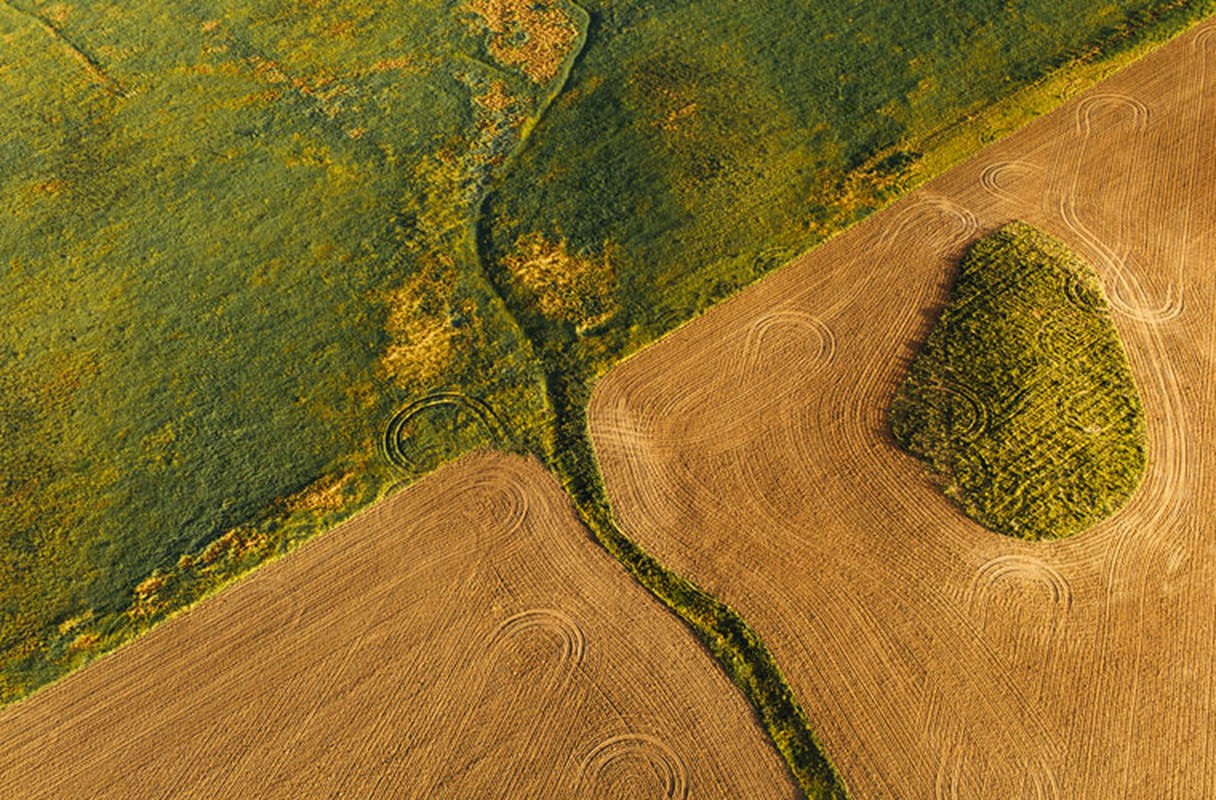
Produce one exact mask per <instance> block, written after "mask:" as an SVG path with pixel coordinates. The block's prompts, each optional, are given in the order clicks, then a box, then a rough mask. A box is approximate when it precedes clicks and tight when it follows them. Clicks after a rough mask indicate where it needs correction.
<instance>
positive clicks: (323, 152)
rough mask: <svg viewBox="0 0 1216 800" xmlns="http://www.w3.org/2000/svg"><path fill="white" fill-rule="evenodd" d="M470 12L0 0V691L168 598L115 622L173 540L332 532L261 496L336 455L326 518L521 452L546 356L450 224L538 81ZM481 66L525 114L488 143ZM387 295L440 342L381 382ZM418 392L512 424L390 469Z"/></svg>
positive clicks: (316, 475)
mask: <svg viewBox="0 0 1216 800" xmlns="http://www.w3.org/2000/svg"><path fill="white" fill-rule="evenodd" d="M44 14H48V15H49V14H54V17H53V18H52V17H50V16H46V17H44V16H42V15H44ZM463 16H464V15H463V13H462V12H459V11H458V10H457V9H454V8H453V7H452V6H451V4H450V3H446V2H441V1H440V0H434V1H433V2H417V0H410V2H398V3H390V4H387V5H385V4H378V5H377V6H376V8H375V9H374V10H372V9H369V7H368V6H367V4H364V3H354V2H333V3H328V4H326V5H325V7H324V9H319V8H317V7H314V6H311V5H299V6H290V7H289V6H285V5H283V4H280V3H277V2H251V3H225V2H193V3H187V4H172V5H164V4H148V3H143V4H140V3H120V4H115V3H90V2H77V3H73V2H67V3H62V4H59V5H58V6H57V7H56V8H55V9H48V8H46V7H44V6H41V5H38V4H34V3H22V2H17V1H16V0H13V2H4V3H0V37H6V38H4V44H3V45H2V46H0V96H2V97H3V102H2V103H0V276H2V277H0V280H2V281H3V290H2V291H0V320H3V325H0V382H2V387H3V391H2V392H0V430H2V431H3V436H2V437H0V465H2V471H0V492H2V494H3V498H4V499H3V500H2V501H0V531H3V533H2V534H0V585H2V586H3V591H2V592H0V699H4V700H7V699H11V698H14V697H17V696H20V695H21V694H23V693H25V692H27V691H29V690H30V689H32V688H34V687H36V686H38V685H40V684H42V683H44V682H45V681H47V680H49V679H50V678H53V677H54V676H56V675H58V674H60V673H61V672H62V671H63V670H64V669H66V668H67V667H69V666H71V665H72V664H74V663H78V662H79V661H81V660H82V659H84V658H87V657H89V656H90V655H91V654H92V653H94V652H96V651H98V650H101V649H104V648H106V647H108V646H111V645H112V644H113V643H115V642H117V641H121V640H122V639H123V638H126V637H127V636H128V635H129V634H130V632H131V631H132V630H138V629H140V628H142V627H143V626H145V625H147V624H150V622H152V621H153V620H154V619H156V618H159V617H160V616H163V613H168V612H169V611H170V610H172V608H173V603H167V604H163V606H162V611H161V612H158V614H156V615H154V616H152V617H150V618H149V617H146V616H140V617H139V618H137V619H135V618H132V617H131V615H130V614H129V613H128V612H129V611H130V610H131V607H132V604H133V602H134V600H135V596H134V587H135V586H136V585H138V584H140V583H141V582H142V581H143V580H144V579H146V578H148V577H149V576H150V575H152V574H153V573H159V574H164V573H166V572H168V571H171V570H174V569H175V568H176V565H177V563H178V560H179V558H180V557H181V556H183V555H184V554H198V553H200V552H202V551H203V550H204V549H205V548H206V547H207V546H208V545H209V544H211V543H212V542H214V541H216V540H217V539H219V538H220V537H222V536H224V535H225V534H226V533H228V532H231V531H234V530H238V529H246V528H249V527H254V528H261V529H263V530H264V531H272V530H273V531H275V532H279V533H281V531H282V530H283V526H284V525H285V524H287V523H288V522H289V520H288V518H289V517H290V518H291V519H292V520H295V522H296V523H299V525H298V526H297V527H298V530H296V532H295V534H293V535H294V536H300V535H304V534H305V533H306V532H307V531H309V530H315V529H316V528H318V527H321V526H324V525H327V524H330V523H331V522H332V520H333V518H334V515H333V514H332V513H331V514H326V515H320V516H317V515H314V514H311V513H310V512H308V511H299V512H297V513H292V514H288V513H286V512H285V510H284V501H285V499H287V498H290V497H292V496H293V495H295V494H297V493H298V492H300V491H302V490H304V489H306V487H308V486H310V485H312V484H314V483H315V482H317V481H324V480H326V479H327V478H332V477H334V476H339V475H343V474H347V473H350V474H353V475H354V476H355V479H354V480H353V481H352V482H349V483H348V484H347V485H346V488H345V490H344V491H345V495H344V500H345V503H344V506H345V508H346V513H349V511H350V510H353V509H355V508H357V507H359V506H361V505H365V504H366V503H368V502H370V501H372V500H374V499H375V498H376V497H377V496H379V495H380V494H382V493H383V492H384V491H386V490H387V489H388V488H389V487H390V486H391V485H393V484H395V483H396V482H398V481H400V480H402V479H408V478H409V477H413V476H416V475H417V474H420V473H421V472H423V471H426V470H425V468H430V467H433V466H434V465H435V462H437V461H443V460H448V459H450V458H452V457H454V456H455V455H458V454H459V453H460V452H463V451H466V450H468V449H471V448H475V447H479V446H487V445H496V446H499V447H507V448H517V449H520V450H526V451H532V450H536V449H538V448H540V447H541V446H542V445H541V444H540V441H541V439H542V438H543V435H544V434H543V421H544V415H545V399H544V391H543V386H542V385H541V375H540V373H539V370H538V369H537V365H536V362H535V360H534V359H533V358H532V356H531V355H530V349H529V346H528V344H527V342H526V341H524V340H523V339H522V337H520V335H519V333H518V330H517V328H516V327H515V325H514V322H513V321H512V320H511V318H510V316H509V315H508V314H506V313H505V311H504V309H503V308H502V304H501V302H499V300H498V299H497V297H496V296H495V295H494V293H493V292H492V291H491V290H490V288H489V287H488V286H487V285H486V284H485V282H484V281H483V280H482V278H481V276H480V272H479V270H478V265H477V254H476V251H475V247H474V245H473V235H472V231H473V221H474V219H475V218H476V216H477V212H478V208H479V203H480V199H481V197H480V194H481V189H480V186H481V183H482V182H483V181H484V178H485V173H486V168H485V164H486V163H487V162H488V160H490V159H492V158H495V157H497V155H498V151H500V150H502V149H504V148H507V147H509V146H510V143H511V141H512V138H513V137H516V138H517V136H518V128H519V127H520V125H521V124H522V123H524V122H525V121H526V120H527V119H528V118H529V116H530V115H534V114H535V113H537V111H538V107H539V104H540V102H541V100H542V95H543V94H544V91H545V90H546V89H547V88H548V87H534V86H532V85H531V84H530V83H529V82H528V81H527V80H525V79H524V78H523V77H522V76H519V75H513V74H510V73H508V72H505V71H503V70H501V69H499V68H498V67H496V66H495V65H494V64H492V63H489V62H487V61H486V59H485V53H484V48H483V44H482V38H483V37H482V36H481V35H479V34H477V32H476V31H475V30H474V29H472V28H470V27H469V26H468V25H466V24H465V23H464V22H462V17H463ZM82 59H84V60H82ZM86 62H87V63H92V64H94V65H99V66H97V67H96V69H97V70H104V78H100V77H98V74H96V73H95V71H93V70H91V69H89V68H86V66H85V64H86ZM494 80H500V81H502V82H503V84H504V86H505V87H506V90H507V91H509V92H510V93H512V94H513V95H515V96H516V97H517V98H518V99H519V108H518V112H517V114H516V118H515V119H512V120H507V121H504V122H503V123H502V124H501V125H500V132H499V135H497V136H490V135H487V133H486V127H485V123H486V117H487V116H488V113H487V112H486V111H484V110H483V109H482V108H481V107H480V106H478V104H477V102H476V96H477V95H478V94H479V92H481V91H483V89H484V87H485V86H486V85H488V83H489V82H491V81H494ZM116 86H117V87H121V89H120V91H114V90H112V89H113V87H116ZM411 281H414V282H415V283H414V284H411V283H410V282H411ZM410 285H416V286H419V287H422V289H421V291H422V294H423V296H422V297H421V298H420V304H419V308H418V312H419V313H421V314H426V315H428V318H433V319H434V320H437V321H438V322H437V324H441V325H442V326H443V327H445V328H447V329H449V330H450V332H451V333H452V339H451V344H452V346H451V348H450V353H449V357H448V358H447V359H446V361H445V362H444V363H443V365H442V369H441V370H440V371H438V372H437V373H436V372H432V373H431V374H418V375H415V374H410V373H409V372H408V370H407V371H405V373H404V374H401V375H398V376H396V377H394V376H391V375H389V374H387V372H386V371H385V368H384V366H383V357H384V355H385V352H386V349H387V348H388V347H389V346H390V345H391V344H392V341H391V339H392V336H391V335H390V333H389V332H388V330H387V327H388V324H387V323H388V318H389V316H390V310H391V307H392V299H393V292H395V291H397V290H399V289H400V288H401V287H402V286H410ZM438 390H444V391H452V392H461V393H464V394H467V395H469V396H471V397H475V398H477V399H478V400H480V401H481V402H484V403H487V404H489V405H491V406H493V407H495V408H497V409H498V410H499V412H500V413H501V414H502V415H503V416H504V417H506V418H508V419H509V420H510V426H509V427H510V431H509V435H507V436H505V437H504V436H500V435H488V434H487V432H486V431H485V430H484V429H481V428H478V427H477V426H475V425H463V426H460V425H458V426H456V427H453V425H449V424H443V425H434V424H430V425H421V424H420V425H416V426H415V429H414V431H415V436H414V441H412V442H411V446H412V448H413V450H414V451H415V452H418V453H425V454H426V457H425V458H422V459H419V463H420V464H421V465H423V467H425V468H424V469H418V470H413V471H407V472H404V473H403V472H400V471H398V470H396V469H394V468H392V467H391V466H390V465H389V464H388V463H386V462H384V461H383V460H382V459H381V458H380V456H379V452H380V451H379V447H378V445H379V442H380V439H381V436H382V432H383V429H384V426H385V424H386V423H387V421H388V420H389V418H390V417H391V416H392V415H393V414H394V413H395V412H396V411H397V410H398V409H399V408H401V407H402V406H404V405H406V404H408V403H410V402H412V401H415V400H417V399H418V398H419V397H421V396H425V395H427V394H429V393H431V392H434V391H438ZM453 434H455V435H453ZM310 517H316V518H315V519H312V520H311V524H309V523H310V520H309V518H310ZM293 524H294V523H293ZM276 535H278V534H276ZM286 546H287V542H286V541H281V542H279V543H278V544H276V545H275V546H274V547H268V548H266V549H264V550H263V551H260V555H261V556H265V555H269V554H272V553H273V552H277V551H278V550H280V549H282V548H283V547H286ZM253 560H256V559H253ZM249 562H250V559H244V560H240V561H238V562H237V563H234V564H233V565H232V571H236V570H239V569H240V568H242V567H244V566H248V565H249ZM230 574H231V571H224V570H218V569H217V571H216V572H215V574H214V575H213V576H211V578H209V579H208V580H206V581H202V582H199V583H198V584H197V586H195V588H196V589H197V591H195V592H194V596H197V594H198V593H201V592H204V591H207V590H209V588H211V587H213V586H214V585H215V584H216V583H218V582H219V581H221V580H223V579H225V578H226V577H228V576H230ZM192 585H194V584H192ZM168 590H169V587H166V589H165V591H166V592H167V591H168ZM188 595H189V593H187V594H184V595H181V596H180V597H178V599H177V600H175V602H178V601H181V602H185V601H188V600H190V599H193V597H191V596H188ZM175 597H177V596H176V595H175Z"/></svg>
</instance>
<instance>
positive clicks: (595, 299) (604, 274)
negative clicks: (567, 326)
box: [503, 233, 617, 331]
mask: <svg viewBox="0 0 1216 800" xmlns="http://www.w3.org/2000/svg"><path fill="white" fill-rule="evenodd" d="M503 264H504V265H505V266H506V268H507V270H508V271H509V272H510V273H511V275H512V277H514V278H515V280H516V281H517V282H518V283H519V285H520V287H521V288H522V289H523V290H524V291H525V292H526V293H527V294H528V295H529V296H530V299H531V300H533V301H534V302H535V304H536V306H537V307H538V308H540V310H541V313H542V314H544V315H545V316H546V317H549V318H550V319H559V320H565V321H566V322H570V323H572V324H574V325H575V326H576V327H577V328H578V329H579V330H580V331H584V330H587V329H589V328H593V327H596V326H598V325H601V324H603V323H604V322H606V321H607V320H608V319H610V318H611V317H612V315H613V314H615V313H616V310H617V306H616V301H615V300H614V299H613V292H614V289H615V288H616V276H615V274H614V273H613V270H612V264H611V260H610V258H609V253H608V251H607V250H605V252H604V253H603V255H601V256H599V257H598V258H592V257H587V256H582V255H578V254H573V255H572V254H571V253H570V252H568V250H567V245H566V240H565V239H562V240H560V241H557V242H550V241H547V240H546V239H545V238H544V237H543V236H541V235H540V234H538V233H531V234H526V235H524V236H521V237H520V238H519V239H518V240H517V241H516V242H515V251H514V252H513V253H511V255H509V256H507V257H506V258H505V259H503Z"/></svg>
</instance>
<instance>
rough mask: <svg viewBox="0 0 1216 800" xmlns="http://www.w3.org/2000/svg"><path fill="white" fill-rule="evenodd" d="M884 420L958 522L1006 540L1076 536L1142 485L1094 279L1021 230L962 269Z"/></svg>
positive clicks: (1130, 385)
mask: <svg viewBox="0 0 1216 800" xmlns="http://www.w3.org/2000/svg"><path fill="white" fill-rule="evenodd" d="M890 419H891V429H892V432H893V433H894V434H895V438H896V440H898V441H899V443H900V444H901V445H903V447H904V448H905V449H906V450H908V452H910V453H912V454H913V455H915V456H918V457H919V458H921V459H923V460H925V461H926V462H928V464H929V465H930V467H931V468H932V469H933V471H934V472H935V473H937V474H938V475H939V476H941V477H942V479H943V480H944V481H945V487H944V489H945V492H946V494H947V495H948V496H950V497H952V498H953V499H954V500H955V501H957V502H958V504H959V505H960V506H961V507H962V509H963V510H964V511H965V512H966V513H967V514H968V516H970V517H972V518H973V519H975V520H976V521H977V522H980V523H981V524H983V525H987V526H988V527H989V528H991V529H993V530H995V531H999V532H1001V533H1005V534H1008V535H1010V536H1018V537H1021V538H1024V539H1053V538H1059V537H1062V536H1067V535H1070V534H1073V533H1076V532H1078V531H1080V530H1083V529H1084V528H1087V527H1089V526H1090V525H1092V524H1094V523H1095V522H1098V521H1099V520H1101V519H1104V518H1106V517H1108V516H1110V515H1111V514H1113V513H1114V512H1115V511H1116V510H1117V509H1119V508H1120V507H1121V506H1122V505H1123V504H1124V503H1125V502H1126V501H1127V499H1128V497H1130V496H1131V494H1132V492H1133V491H1134V490H1135V488H1136V486H1137V485H1139V483H1140V480H1141V478H1142V477H1143V474H1144V465H1145V458H1146V448H1147V435H1146V433H1145V422H1144V409H1143V407H1142V405H1141V402H1140V395H1139V393H1138V392H1137V391H1136V386H1135V383H1134V382H1133V380H1132V373H1131V366H1130V365H1129V364H1128V361H1127V354H1126V353H1125V352H1124V350H1123V345H1122V344H1121V343H1120V341H1119V336H1118V333H1117V332H1116V331H1115V327H1114V325H1113V323H1112V322H1111V318H1110V309H1109V307H1108V305H1107V301H1106V296H1105V294H1104V293H1103V291H1102V285H1101V283H1100V282H1099V280H1098V276H1097V273H1095V272H1094V270H1093V268H1092V267H1091V266H1090V265H1088V264H1086V263H1085V262H1084V261H1082V260H1081V259H1080V258H1079V257H1077V256H1076V255H1075V254H1073V253H1072V252H1071V251H1070V250H1069V249H1068V248H1067V247H1066V246H1065V245H1064V244H1063V243H1062V242H1060V241H1058V240H1056V239H1054V238H1052V237H1050V236H1048V235H1047V234H1045V233H1043V232H1042V231H1039V230H1037V229H1035V228H1033V227H1031V226H1030V225H1027V224H1025V223H1020V222H1018V223H1013V224H1010V225H1007V226H1006V227H1004V228H1002V229H1001V230H999V231H997V232H995V233H992V234H989V235H988V236H986V237H985V238H983V239H981V240H980V241H979V242H977V243H976V244H975V245H974V246H973V247H972V248H971V250H970V251H969V252H968V253H967V255H966V256H965V257H964V258H963V261H962V264H961V265H960V267H959V273H958V277H957V278H956V279H955V283H954V286H953V287H952V288H951V290H950V299H949V300H948V302H947V303H946V306H945V308H943V309H942V313H941V318H940V319H939V320H938V322H937V324H936V325H934V327H933V329H932V330H931V331H930V332H929V336H928V339H927V340H926V342H925V346H924V349H923V350H921V352H920V353H919V354H918V355H917V357H916V359H915V360H914V361H913V362H912V365H911V367H910V368H909V371H908V376H907V378H906V379H905V380H904V383H903V384H902V385H901V386H900V388H899V391H898V392H897V393H896V395H895V398H894V400H893V401H892V405H891V411H890Z"/></svg>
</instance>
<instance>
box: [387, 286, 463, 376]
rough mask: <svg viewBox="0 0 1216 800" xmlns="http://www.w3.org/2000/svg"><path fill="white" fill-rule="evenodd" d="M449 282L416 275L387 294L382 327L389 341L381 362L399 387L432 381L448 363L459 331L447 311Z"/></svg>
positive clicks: (449, 304) (448, 307)
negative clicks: (384, 320)
mask: <svg viewBox="0 0 1216 800" xmlns="http://www.w3.org/2000/svg"><path fill="white" fill-rule="evenodd" d="M450 283H451V281H445V280H436V279H435V278H434V277H433V276H429V275H424V274H418V275H414V276H413V277H411V278H410V279H409V280H407V281H406V282H405V284H404V285H403V286H402V287H401V288H400V289H397V290H395V291H393V292H391V293H390V294H389V297H388V305H389V313H388V320H387V321H386V322H385V330H386V332H387V333H388V335H389V341H390V343H389V346H388V349H387V350H386V351H385V353H384V355H383V356H382V357H381V359H380V365H381V368H382V369H383V370H384V372H385V374H386V375H387V376H388V377H389V378H390V379H391V380H392V381H393V383H395V384H397V385H398V386H406V385H408V384H410V383H426V382H428V381H431V380H432V379H434V378H436V377H438V376H439V375H441V374H443V372H444V371H445V370H446V369H447V368H448V365H449V364H451V361H452V353H453V348H452V340H453V339H454V338H455V337H456V335H457V333H458V331H457V329H456V328H455V327H454V326H453V325H452V321H451V318H450V313H449V312H450V309H451V302H452V295H451V289H450V288H449V286H448V284H450Z"/></svg>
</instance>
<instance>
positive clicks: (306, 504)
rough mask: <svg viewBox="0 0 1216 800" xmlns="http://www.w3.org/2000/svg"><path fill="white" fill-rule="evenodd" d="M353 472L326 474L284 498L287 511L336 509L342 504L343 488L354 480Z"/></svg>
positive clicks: (343, 499)
mask: <svg viewBox="0 0 1216 800" xmlns="http://www.w3.org/2000/svg"><path fill="white" fill-rule="evenodd" d="M354 477H355V476H354V474H353V473H350V472H345V473H342V474H340V475H326V476H325V477H324V478H321V479H320V480H318V481H315V482H314V483H312V484H311V485H310V486H308V487H307V488H305V489H303V490H302V491H299V492H297V493H295V494H293V495H291V496H290V497H287V498H284V500H283V505H284V506H285V507H286V508H287V510H288V511H315V512H326V511H338V510H340V509H341V508H342V506H343V505H344V501H345V498H344V497H343V490H345V489H346V487H347V486H348V485H350V482H351V481H352V480H354Z"/></svg>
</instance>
